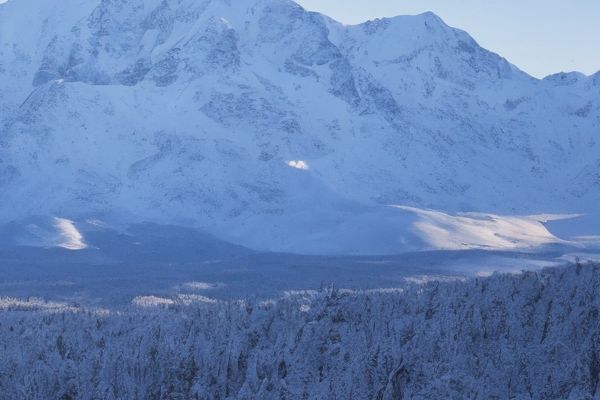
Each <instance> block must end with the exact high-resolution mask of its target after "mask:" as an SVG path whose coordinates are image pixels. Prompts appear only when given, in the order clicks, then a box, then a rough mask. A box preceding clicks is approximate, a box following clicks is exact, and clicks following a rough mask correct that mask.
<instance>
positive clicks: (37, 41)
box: [0, 0, 600, 253]
mask: <svg viewBox="0 0 600 400" xmlns="http://www.w3.org/2000/svg"><path fill="white" fill-rule="evenodd" d="M599 99H600V79H598V74H596V75H595V76H592V77H585V76H580V75H576V74H558V75H554V76H551V77H548V78H546V79H544V80H538V79H534V78H532V77H530V76H529V75H527V74H525V73H524V72H522V71H520V70H519V69H518V68H516V67H515V66H513V65H511V64H510V63H509V62H507V61H506V60H505V59H503V58H502V57H500V56H498V55H496V54H494V53H492V52H489V51H487V50H485V49H483V48H481V47H480V46H479V45H478V44H477V43H476V42H475V40H473V39H472V38H471V37H470V36H469V35H468V34H467V33H465V32H463V31H460V30H457V29H454V28H451V27H449V26H447V25H446V24H445V23H444V22H443V21H442V20H441V19H440V18H439V17H437V16H435V15H434V14H432V13H426V14H422V15H418V16H412V17H408V16H403V17H397V18H390V19H381V20H375V21H369V22H366V23H364V24H360V25H354V26H345V25H342V24H339V23H337V22H335V21H333V20H332V19H330V18H328V17H325V16H323V15H320V14H318V13H313V12H307V11H306V10H304V9H303V8H302V7H300V6H299V5H297V4H295V3H293V2H291V1H285V0H206V1H196V0H162V1H160V0H128V1H122V0H95V1H80V0H65V1H63V2H62V3H61V6H60V7H57V6H56V3H55V1H53V0H18V1H17V0H13V1H10V2H8V3H5V4H2V5H0V204H1V206H0V222H2V223H9V222H12V221H15V220H26V219H27V218H30V217H32V216H50V215H51V216H56V217H60V218H63V219H65V218H66V219H68V220H69V221H71V220H73V221H76V222H77V221H90V220H94V221H97V220H101V221H104V222H103V223H106V224H108V225H111V226H120V227H122V226H126V225H127V224H130V223H136V222H153V223H158V224H169V225H180V226H187V227H194V228H200V229H202V230H205V231H207V232H209V233H212V234H214V235H216V236H218V237H220V238H223V239H227V240H229V241H233V242H236V243H239V244H243V245H246V246H249V247H252V248H257V249H263V250H277V251H297V252H307V253H330V252H363V253H377V252H385V253H393V252H400V251H404V250H406V249H418V248H424V247H435V248H440V247H441V248H452V246H461V245H465V246H470V245H471V244H473V245H474V246H475V247H477V246H480V245H481V246H483V247H485V246H487V245H491V246H492V247H499V248H506V247H508V248H510V247H511V245H510V243H513V242H515V240H516V241H519V240H521V239H520V238H521V237H522V236H527V237H528V239H527V240H525V242H526V243H528V244H540V243H546V242H551V241H554V239H555V238H554V237H553V236H552V235H551V234H550V233H549V232H547V231H545V229H544V228H543V226H542V225H541V222H543V221H545V220H546V219H548V218H547V217H543V218H537V219H536V218H533V219H531V218H529V219H525V220H523V219H515V217H514V216H515V215H534V214H535V215H537V214H546V213H555V214H556V213H561V214H564V213H594V212H597V211H598V204H600V147H599V146H600V143H598V141H599V140H600V136H599V135H600V100H599ZM542 194H543V195H542ZM390 206H399V207H390ZM432 210H437V211H432ZM459 212H478V213H479V214H469V216H468V217H467V216H460V215H457V213H459ZM481 213H487V214H486V215H488V216H486V217H484V216H483V215H482V214H481ZM489 215H492V217H490V216H489ZM497 215H503V216H505V217H497V218H496V216H497ZM511 216H513V217H511ZM461 218H463V219H461ZM511 218H512V219H511ZM473 221H475V222H473ZM81 223H83V222H81ZM527 224H531V225H527ZM75 225H77V224H75ZM473 226H475V228H473ZM507 227H508V228H507ZM432 229H433V230H435V229H442V230H443V232H444V235H445V237H447V240H446V241H442V242H440V243H437V242H432V239H431V238H432V237H433V234H432V231H431V230H432ZM465 232H466V233H465ZM480 232H485V235H489V237H490V238H492V239H490V240H488V239H486V240H488V242H485V240H483V241H481V240H480V239H481V235H479V236H478V234H479V233H480ZM507 232H509V233H507ZM453 235H454V236H453ZM465 235H466V236H465ZM507 235H509V236H507ZM438 236H439V235H438ZM465 237H466V238H468V239H464V238H465ZM478 238H479V239H478ZM478 240H479V241H478ZM465 241H466V242H465ZM448 243H450V244H448ZM486 243H487V244H486ZM489 243H491V244H489Z"/></svg>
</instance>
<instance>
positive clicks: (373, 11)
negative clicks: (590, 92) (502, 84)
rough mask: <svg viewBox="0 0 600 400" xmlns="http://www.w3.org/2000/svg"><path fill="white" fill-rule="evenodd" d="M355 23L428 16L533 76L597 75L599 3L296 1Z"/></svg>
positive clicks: (589, 0)
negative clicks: (458, 29)
mask: <svg viewBox="0 0 600 400" xmlns="http://www.w3.org/2000/svg"><path fill="white" fill-rule="evenodd" d="M298 3H300V4H301V5H303V6H304V7H305V8H307V9H309V10H314V11H319V12H322V13H325V14H327V15H329V16H330V17H333V18H335V19H337V20H338V21H341V22H344V23H348V24H354V23H359V22H364V21H366V20H369V19H373V18H377V17H391V16H395V15H402V14H410V15H412V14H420V13H422V12H425V11H433V12H435V13H436V14H437V15H439V16H440V17H442V19H444V20H445V21H446V23H448V24H449V25H451V26H455V27H457V28H461V29H463V30H466V31H467V32H469V33H470V34H471V35H472V36H473V37H474V38H475V39H476V40H477V41H478V42H479V43H480V44H481V45H482V46H484V47H486V48H487V49H489V50H492V51H494V52H496V53H499V54H500V55H502V56H503V57H506V58H507V59H508V60H509V61H510V62H512V63H513V64H515V65H517V66H518V67H519V68H521V69H523V70H524V71H526V72H528V73H530V74H531V75H534V76H537V77H543V76H546V75H548V74H551V73H555V72H560V71H581V72H583V73H586V74H592V73H594V72H596V71H598V70H600V0H298Z"/></svg>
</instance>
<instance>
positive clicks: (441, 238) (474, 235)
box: [395, 206, 569, 250]
mask: <svg viewBox="0 0 600 400" xmlns="http://www.w3.org/2000/svg"><path fill="white" fill-rule="evenodd" d="M395 207H397V208H399V209H402V210H405V211H408V212H411V213H414V214H415V215H416V216H417V220H416V221H415V222H414V225H413V226H414V229H415V231H416V232H417V234H418V236H420V237H421V238H422V239H423V240H424V241H425V243H427V244H428V245H429V246H431V247H432V248H435V249H443V250H461V249H490V250H492V249H493V250H509V249H524V248H533V247H537V246H542V245H546V244H550V243H564V242H565V241H564V240H561V239H559V238H558V237H556V236H554V235H553V234H552V233H551V232H550V231H548V229H546V227H545V226H544V223H545V222H547V221H548V220H553V219H561V218H568V217H569V216H560V215H557V216H553V215H530V216H500V215H494V214H483V213H463V214H459V215H450V214H446V213H443V212H440V211H433V210H422V209H417V208H413V207H404V206H395Z"/></svg>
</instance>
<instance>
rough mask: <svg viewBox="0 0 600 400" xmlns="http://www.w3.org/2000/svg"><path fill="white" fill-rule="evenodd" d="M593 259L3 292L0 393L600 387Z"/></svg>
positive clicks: (390, 395)
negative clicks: (274, 290) (139, 294)
mask: <svg viewBox="0 0 600 400" xmlns="http://www.w3.org/2000/svg"><path fill="white" fill-rule="evenodd" d="M599 288H600V265H594V264H585V265H576V266H575V265H574V266H570V267H565V268H557V269H546V270H543V271H540V272H523V273H521V274H516V275H508V274H496V275H493V276H491V277H488V278H477V279H471V280H462V281H459V280H457V281H451V282H429V283H426V284H413V285H411V286H409V287H407V288H404V289H397V290H380V291H362V292H356V291H346V290H339V289H333V288H330V289H326V290H322V291H319V292H304V293H288V294H287V295H286V296H284V297H282V298H280V299H278V300H273V301H267V302H264V301H258V300H246V301H229V302H220V301H219V302H217V301H209V300H208V299H206V298H203V297H190V298H181V297H179V298H177V299H171V300H168V299H159V298H153V297H146V298H138V299H136V301H135V302H134V303H133V304H132V305H131V306H129V307H127V308H126V309H120V310H101V309H84V308H82V307H78V306H77V305H70V306H65V305H61V304H53V303H46V302H43V301H40V300H36V299H29V300H27V301H22V300H16V299H3V300H2V303H1V306H0V388H1V390H0V398H1V399H44V400H46V399H63V400H66V399H182V400H183V399H186V400H187V399H206V400H208V399H223V400H224V399H544V400H546V399H598V398H600V390H599V388H598V382H599V374H600V325H599V324H600V311H599V310H600V296H599V294H600V291H599Z"/></svg>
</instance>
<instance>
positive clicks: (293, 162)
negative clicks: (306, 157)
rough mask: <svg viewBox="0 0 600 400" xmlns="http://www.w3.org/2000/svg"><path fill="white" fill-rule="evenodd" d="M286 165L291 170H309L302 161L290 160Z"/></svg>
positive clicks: (306, 164)
mask: <svg viewBox="0 0 600 400" xmlns="http://www.w3.org/2000/svg"><path fill="white" fill-rule="evenodd" d="M287 165H288V166H289V167H292V168H296V169H301V170H304V171H307V170H308V169H309V166H308V163H307V162H306V161H302V160H290V161H288V162H287Z"/></svg>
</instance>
